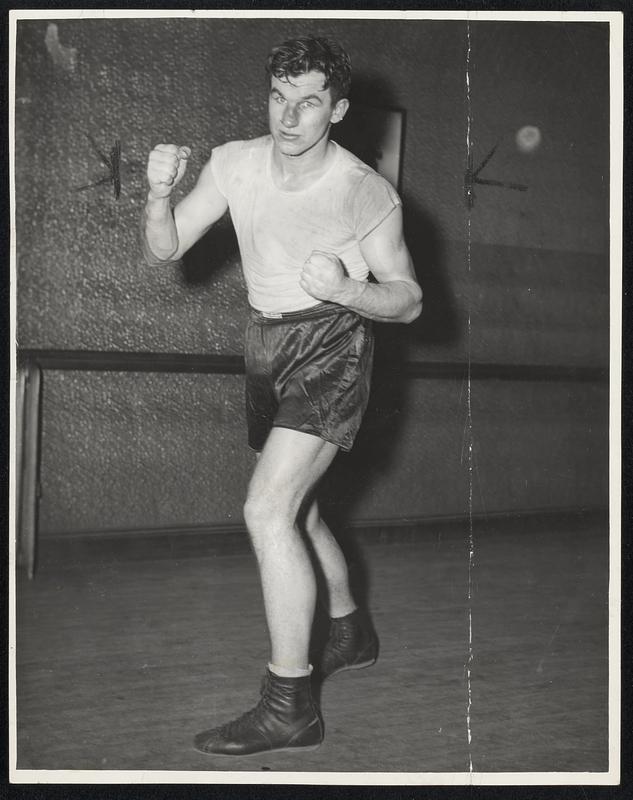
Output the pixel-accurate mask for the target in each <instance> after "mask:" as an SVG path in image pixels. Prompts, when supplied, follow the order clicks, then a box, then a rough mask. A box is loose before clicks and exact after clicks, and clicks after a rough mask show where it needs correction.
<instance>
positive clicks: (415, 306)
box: [402, 286, 422, 325]
mask: <svg viewBox="0 0 633 800" xmlns="http://www.w3.org/2000/svg"><path fill="white" fill-rule="evenodd" d="M416 289H417V291H416V292H415V294H414V296H413V297H412V298H411V302H410V303H409V305H408V307H407V309H406V311H405V313H404V314H403V316H402V322H404V323H405V325H410V324H411V323H412V322H415V321H416V319H417V318H418V317H419V316H420V314H421V313H422V289H420V287H419V286H416Z"/></svg>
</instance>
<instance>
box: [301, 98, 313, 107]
mask: <svg viewBox="0 0 633 800" xmlns="http://www.w3.org/2000/svg"><path fill="white" fill-rule="evenodd" d="M301 108H314V103H311V102H310V101H309V100H304V101H303V102H302V103H301Z"/></svg>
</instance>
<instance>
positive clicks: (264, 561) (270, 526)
mask: <svg viewBox="0 0 633 800" xmlns="http://www.w3.org/2000/svg"><path fill="white" fill-rule="evenodd" d="M337 450H338V448H337V447H336V445H333V444H330V443H329V442H325V441H323V440H322V439H320V438H318V437H317V436H311V435H310V434H305V433H301V432H299V431H293V430H289V429H287V428H273V430H272V431H271V433H270V435H269V437H268V439H267V441H266V444H265V446H264V449H263V451H262V453H261V456H260V458H259V460H258V462H257V465H256V467H255V471H254V473H253V477H252V479H251V482H250V485H249V489H248V495H247V499H246V504H245V506H244V518H245V520H246V525H247V527H248V531H249V534H250V537H251V541H252V544H253V549H254V551H255V555H256V557H257V562H258V565H259V571H260V576H261V582H262V591H263V595H264V608H265V611H266V621H267V623H268V630H269V634H270V642H271V651H272V652H271V660H272V663H273V664H275V665H278V666H283V667H286V668H290V669H305V668H307V666H308V648H309V643H310V632H311V628H312V620H313V617H314V607H315V602H316V580H315V576H314V570H313V567H312V564H311V562H310V556H309V554H308V551H307V548H306V545H305V543H304V541H303V538H302V536H301V532H300V531H299V529H298V527H297V515H298V513H299V510H300V508H301V505H302V504H303V502H304V500H305V498H306V496H307V495H308V493H309V492H310V490H311V489H312V488H313V487H314V486H315V485H316V484H317V483H318V481H319V479H320V478H321V476H322V475H323V474H324V472H325V471H326V470H327V468H328V467H329V465H330V464H331V463H332V460H333V459H334V456H335V455H336V452H337Z"/></svg>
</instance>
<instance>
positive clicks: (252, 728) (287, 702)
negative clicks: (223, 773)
mask: <svg viewBox="0 0 633 800" xmlns="http://www.w3.org/2000/svg"><path fill="white" fill-rule="evenodd" d="M310 680H311V677H310V676H309V675H308V676H306V677H302V678H281V677H279V675H275V673H274V672H271V671H270V670H267V671H266V676H265V678H264V681H263V685H262V690H261V699H260V701H259V703H258V704H257V705H256V706H255V708H252V709H251V710H250V711H247V712H246V713H245V714H242V716H241V717H238V718H237V719H236V720H233V721H232V722H228V723H227V724H226V725H221V726H220V727H217V728H212V729H211V730H208V731H203V732H202V733H199V734H198V735H197V736H196V737H195V740H194V747H195V748H196V750H199V751H200V752H201V753H208V754H212V755H224V756H249V755H253V754H255V753H264V752H268V751H273V750H314V749H316V748H317V747H318V746H319V745H320V744H321V742H322V741H323V722H322V720H321V715H320V713H319V711H318V709H317V707H316V705H315V704H314V701H313V700H312V692H311V689H310Z"/></svg>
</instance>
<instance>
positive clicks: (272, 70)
mask: <svg viewBox="0 0 633 800" xmlns="http://www.w3.org/2000/svg"><path fill="white" fill-rule="evenodd" d="M312 70H314V71H315V72H322V73H323V75H324V76H325V80H324V82H323V88H324V89H328V88H329V89H330V94H331V96H332V101H333V102H334V103H337V102H338V101H339V100H340V99H341V98H342V97H349V90H350V86H351V83H352V62H351V61H350V58H349V56H348V55H347V53H346V52H345V50H343V48H342V47H341V46H340V44H338V43H337V42H334V41H332V40H331V39H323V38H321V37H314V36H303V37H301V38H299V39H289V40H288V41H287V42H284V43H283V44H280V45H278V46H277V47H273V49H272V50H271V51H270V55H269V56H268V59H267V61H266V72H267V74H268V76H269V79H270V77H272V76H273V75H274V76H275V77H276V78H281V79H284V80H288V79H289V78H296V77H297V76H299V75H303V74H304V73H306V72H311V71H312Z"/></svg>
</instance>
